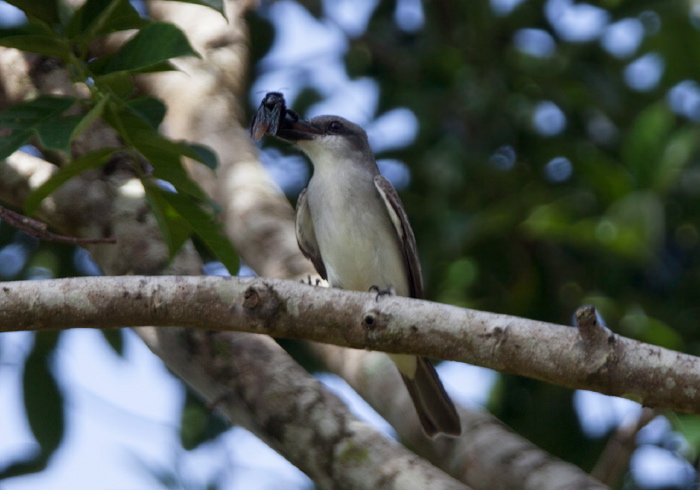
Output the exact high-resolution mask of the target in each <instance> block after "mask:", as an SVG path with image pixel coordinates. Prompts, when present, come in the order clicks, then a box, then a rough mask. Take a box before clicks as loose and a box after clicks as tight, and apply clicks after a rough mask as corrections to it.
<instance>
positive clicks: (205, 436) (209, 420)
mask: <svg viewBox="0 0 700 490" xmlns="http://www.w3.org/2000/svg"><path fill="white" fill-rule="evenodd" d="M227 429H228V424H226V423H225V422H224V420H223V419H222V418H221V416H220V415H218V413H217V412H216V411H214V410H212V409H211V408H210V407H208V406H207V405H206V404H205V403H204V402H203V401H202V399H201V398H200V397H198V396H197V395H196V394H194V393H193V392H192V390H190V389H187V395H186V398H185V406H184V407H183V408H182V414H181V417H180V441H181V442H182V447H183V448H185V449H186V450H188V451H191V450H192V449H196V448H197V447H198V446H200V445H201V444H204V443H205V442H208V441H211V440H213V439H215V438H216V437H218V436H219V435H220V434H222V433H223V432H225V431H226V430H227Z"/></svg>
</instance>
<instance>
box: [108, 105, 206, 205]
mask: <svg viewBox="0 0 700 490" xmlns="http://www.w3.org/2000/svg"><path fill="white" fill-rule="evenodd" d="M105 120H106V121H107V122H108V123H109V124H110V125H111V126H112V127H113V128H114V129H116V130H117V132H118V133H119V134H120V135H121V136H122V138H124V141H125V142H126V143H127V144H128V145H129V146H132V147H133V148H135V149H136V150H137V151H138V152H139V153H141V155H143V157H144V158H146V160H148V162H149V163H150V164H151V165H152V166H153V176H154V177H156V178H158V179H162V180H165V181H166V182H169V183H170V184H172V185H173V186H174V187H175V188H176V189H177V191H178V192H186V193H188V194H190V195H192V196H194V197H195V198H197V199H199V200H201V201H206V200H207V196H206V194H205V193H204V191H202V189H201V188H200V187H199V186H198V185H197V184H196V183H195V182H194V181H193V180H192V179H191V178H190V176H189V175H188V174H187V171H186V170H185V168H184V166H183V164H182V158H181V157H182V156H183V155H185V156H188V157H190V158H196V159H199V155H198V154H197V153H195V152H194V151H192V150H191V149H190V148H189V147H188V146H187V145H185V144H183V143H178V142H174V141H170V140H168V139H166V138H164V137H163V136H162V135H161V134H160V133H158V131H156V130H155V129H154V128H153V126H151V125H150V124H149V123H148V122H146V120H145V119H144V118H142V117H141V116H140V115H137V114H135V113H134V112H132V111H131V110H130V109H129V108H128V107H123V108H112V109H111V110H108V111H106V113H105Z"/></svg>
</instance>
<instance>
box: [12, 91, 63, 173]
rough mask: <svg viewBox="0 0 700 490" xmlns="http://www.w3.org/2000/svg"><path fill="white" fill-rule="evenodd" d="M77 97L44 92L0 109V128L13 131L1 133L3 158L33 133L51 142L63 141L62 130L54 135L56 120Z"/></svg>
mask: <svg viewBox="0 0 700 490" xmlns="http://www.w3.org/2000/svg"><path fill="white" fill-rule="evenodd" d="M76 101H77V99H76V98H75V97H54V96H50V95H42V96H41V97H38V98H36V99H34V100H31V101H29V102H24V103H22V104H16V105H13V106H11V107H10V108H9V109H7V110H5V111H3V112H0V128H3V130H9V131H10V133H9V134H2V135H0V160H1V159H4V158H7V157H8V156H9V155H11V154H12V153H13V152H14V151H16V150H17V149H18V148H19V147H20V146H22V145H23V144H24V143H25V142H26V141H27V140H29V139H30V138H31V137H32V136H33V135H37V136H39V137H40V138H42V139H47V140H48V141H49V142H51V143H55V142H57V141H58V142H59V143H64V141H63V140H61V135H60V134H56V135H55V136H56V137H55V138H54V137H53V134H54V133H55V132H56V120H57V119H58V118H59V117H60V115H61V114H62V113H63V112H65V111H66V110H67V109H69V108H70V107H71V106H72V105H73V104H75V102H76ZM68 123H70V120H69V121H68ZM72 129H74V127H73V128H72ZM72 129H71V131H72ZM59 140H60V141H59ZM52 148H55V147H52ZM55 149H61V148H55Z"/></svg>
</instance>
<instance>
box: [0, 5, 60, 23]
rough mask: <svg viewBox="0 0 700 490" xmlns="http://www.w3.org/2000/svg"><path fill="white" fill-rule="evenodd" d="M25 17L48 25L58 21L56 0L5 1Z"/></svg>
mask: <svg viewBox="0 0 700 490" xmlns="http://www.w3.org/2000/svg"><path fill="white" fill-rule="evenodd" d="M6 1H7V3H9V4H10V5H13V6H15V7H17V8H18V9H20V10H21V11H22V12H24V13H25V14H27V16H31V17H36V18H37V19H41V20H43V21H44V22H47V23H49V24H55V23H57V22H59V20H60V14H59V5H58V3H59V2H58V0H6Z"/></svg>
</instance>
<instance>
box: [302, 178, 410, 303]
mask: <svg viewBox="0 0 700 490" xmlns="http://www.w3.org/2000/svg"><path fill="white" fill-rule="evenodd" d="M339 167H340V168H339ZM372 177H373V176H372V175H370V174H369V172H366V171H365V170H362V169H360V170H357V171H354V170H353V167H352V165H343V166H336V168H335V171H334V172H324V171H321V172H319V171H318V167H317V171H316V172H315V173H314V177H313V179H312V180H311V182H310V183H309V191H308V204H309V211H310V213H311V219H312V221H313V224H314V230H315V232H316V240H317V242H318V246H319V249H320V252H321V256H322V257H323V262H324V265H325V266H326V271H327V272H328V282H329V283H330V285H331V286H333V287H341V288H343V289H351V290H356V291H367V290H369V288H370V287H371V286H377V287H379V288H380V289H387V288H394V290H395V291H396V293H397V294H399V295H402V296H406V295H408V294H409V286H408V278H407V274H406V266H405V264H404V260H403V255H402V251H401V248H400V246H399V241H398V237H397V235H396V232H395V230H394V226H393V224H392V223H391V221H390V218H389V213H388V211H387V209H386V206H385V205H384V202H383V200H382V199H381V197H380V196H379V193H378V192H377V190H376V188H375V186H374V182H373V180H372Z"/></svg>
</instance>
